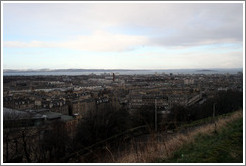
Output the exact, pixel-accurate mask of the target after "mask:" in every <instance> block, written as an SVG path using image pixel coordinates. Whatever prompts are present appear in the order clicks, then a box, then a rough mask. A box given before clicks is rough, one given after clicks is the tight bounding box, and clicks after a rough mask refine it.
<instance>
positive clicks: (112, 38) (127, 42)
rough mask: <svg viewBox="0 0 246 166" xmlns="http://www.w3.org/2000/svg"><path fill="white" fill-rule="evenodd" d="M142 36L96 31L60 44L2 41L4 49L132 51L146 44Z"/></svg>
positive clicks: (145, 39)
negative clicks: (38, 48)
mask: <svg viewBox="0 0 246 166" xmlns="http://www.w3.org/2000/svg"><path fill="white" fill-rule="evenodd" d="M147 41H148V40H147V38H146V37H144V36H134V35H122V34H112V33H109V32H105V31H96V32H95V33H93V34H92V35H88V36H79V37H77V38H76V39H74V40H68V41H61V42H43V41H31V42H21V41H4V44H3V46H4V47H16V48H27V47H40V48H43V47H44V48H68V49H77V50H85V51H109V52H113V51H125V50H129V49H134V47H137V46H139V45H144V44H146V43H147Z"/></svg>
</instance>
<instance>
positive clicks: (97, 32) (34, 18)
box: [2, 2, 244, 69]
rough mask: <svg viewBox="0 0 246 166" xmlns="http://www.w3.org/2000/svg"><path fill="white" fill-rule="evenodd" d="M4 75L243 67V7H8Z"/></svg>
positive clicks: (133, 4) (172, 4)
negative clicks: (38, 71) (27, 71)
mask: <svg viewBox="0 0 246 166" xmlns="http://www.w3.org/2000/svg"><path fill="white" fill-rule="evenodd" d="M2 9H3V25H2V30H3V69H44V68H46V69H75V68H76V69H78V68H79V69H205V68H206V69H207V68H243V56H244V55H243V49H244V47H243V46H244V45H243V3H183V2H182V3H151V2H149V3H140V2H137V3H128V2H124V3H113V2H109V3H105V2H97V3H81V2H77V3H31V2H30V3H21V2H18V3H3V4H2Z"/></svg>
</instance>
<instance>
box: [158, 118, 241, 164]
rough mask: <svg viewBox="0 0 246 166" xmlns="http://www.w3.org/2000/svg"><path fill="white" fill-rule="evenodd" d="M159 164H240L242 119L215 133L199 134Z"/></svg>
mask: <svg viewBox="0 0 246 166" xmlns="http://www.w3.org/2000/svg"><path fill="white" fill-rule="evenodd" d="M159 162H170V163H176V162H178V163H242V162H243V119H242V118H241V119H239V120H234V121H233V122H230V123H228V124H227V125H226V126H225V127H223V128H222V129H220V130H219V131H217V132H216V133H212V134H199V135H198V136H196V137H195V141H194V142H192V143H189V144H185V145H184V146H182V147H181V148H180V149H179V150H178V151H176V152H175V153H174V155H173V157H172V158H169V159H166V160H160V161H159Z"/></svg>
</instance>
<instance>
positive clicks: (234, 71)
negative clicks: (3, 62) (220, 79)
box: [3, 68, 243, 76]
mask: <svg viewBox="0 0 246 166" xmlns="http://www.w3.org/2000/svg"><path fill="white" fill-rule="evenodd" d="M238 72H243V69H239V68H238V69H211V70H200V69H166V70H115V71H114V70H110V71H108V70H105V71H103V70H102V71H100V70H95V71H83V70H82V71H17V72H3V75H4V76H37V75H89V74H96V75H101V74H105V73H106V74H112V73H117V74H120V75H135V74H136V75H146V74H163V73H165V74H170V73H173V74H227V73H229V74H237V73H238Z"/></svg>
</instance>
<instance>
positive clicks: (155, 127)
mask: <svg viewBox="0 0 246 166" xmlns="http://www.w3.org/2000/svg"><path fill="white" fill-rule="evenodd" d="M155 131H156V132H157V100H156V99H155Z"/></svg>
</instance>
